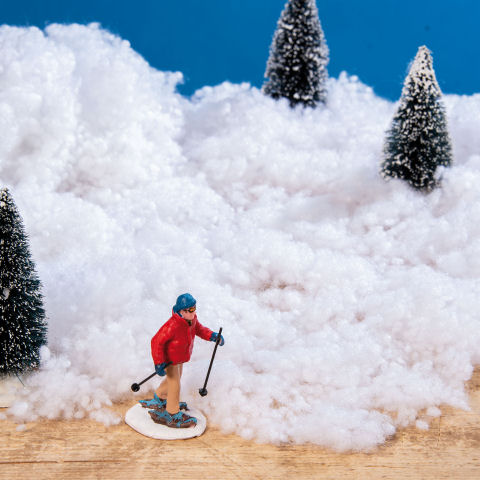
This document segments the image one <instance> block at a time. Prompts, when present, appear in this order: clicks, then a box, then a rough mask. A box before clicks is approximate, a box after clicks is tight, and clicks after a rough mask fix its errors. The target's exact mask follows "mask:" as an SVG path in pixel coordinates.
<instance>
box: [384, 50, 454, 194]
mask: <svg viewBox="0 0 480 480" xmlns="http://www.w3.org/2000/svg"><path fill="white" fill-rule="evenodd" d="M441 95H442V94H441V91H440V87H439V86H438V83H437V80H436V77H435V72H434V70H433V62H432V57H431V53H430V51H429V50H428V48H427V47H425V46H423V47H420V48H419V49H418V53H417V55H416V57H415V60H414V61H413V63H412V66H411V67H410V71H409V73H408V75H407V77H406V79H405V83H404V86H403V90H402V96H401V98H400V104H399V107H398V110H397V113H396V114H395V116H394V118H393V122H392V126H391V128H390V130H389V132H388V133H387V139H386V142H385V147H384V155H385V156H384V161H383V163H382V171H381V173H382V175H383V176H384V177H387V176H389V177H394V178H401V179H404V180H406V181H407V182H408V183H410V185H411V186H412V187H414V188H416V189H418V190H423V191H425V192H429V191H431V190H433V189H434V188H435V187H436V186H438V183H439V182H438V180H437V179H436V178H435V171H436V169H437V167H438V166H445V167H448V166H449V165H450V163H451V160H452V147H451V144H450V138H449V135H448V129H447V121H446V114H445V109H444V107H443V104H442V102H441Z"/></svg>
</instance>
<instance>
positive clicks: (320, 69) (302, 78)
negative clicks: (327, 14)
mask: <svg viewBox="0 0 480 480" xmlns="http://www.w3.org/2000/svg"><path fill="white" fill-rule="evenodd" d="M328 61H329V51H328V47H327V43H326V41H325V35H324V33H323V30H322V26H321V24H320V20H319V18H318V9H317V5H316V3H315V0H289V1H288V2H287V3H286V5H285V8H284V10H283V12H282V14H281V16H280V19H279V20H278V23H277V29H276V31H275V34H274V37H273V41H272V45H271V46H270V56H269V59H268V62H267V68H266V71H265V78H267V79H268V80H267V81H266V82H265V83H264V85H263V92H264V93H265V94H266V95H269V96H270V97H272V98H275V99H278V98H287V99H288V100H289V101H290V106H291V107H294V106H295V105H297V104H303V105H304V106H305V107H315V106H316V105H317V104H318V103H326V100H327V87H326V82H327V79H328V72H327V64H328Z"/></svg>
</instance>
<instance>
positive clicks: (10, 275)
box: [0, 188, 47, 376]
mask: <svg viewBox="0 0 480 480" xmlns="http://www.w3.org/2000/svg"><path fill="white" fill-rule="evenodd" d="M40 289H41V284H40V280H39V279H38V277H37V274H36V272H35V265H34V263H33V261H32V259H31V258H30V252H29V245H28V240H27V236H26V234H25V230H24V227H23V223H22V218H21V217H20V214H19V213H18V210H17V207H16V206H15V203H14V201H13V199H12V197H11V196H10V193H9V191H8V189H6V188H4V189H2V190H0V314H1V317H0V376H4V375H8V374H18V373H22V372H25V371H28V370H31V369H33V368H35V367H37V366H38V365H39V363H40V347H41V346H42V345H45V344H46V336H47V325H46V320H45V311H44V308H43V297H42V294H41V292H40Z"/></svg>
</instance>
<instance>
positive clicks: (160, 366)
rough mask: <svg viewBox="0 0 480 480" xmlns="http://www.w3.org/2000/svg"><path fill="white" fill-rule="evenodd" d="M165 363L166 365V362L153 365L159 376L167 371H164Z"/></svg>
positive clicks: (162, 375)
mask: <svg viewBox="0 0 480 480" xmlns="http://www.w3.org/2000/svg"><path fill="white" fill-rule="evenodd" d="M167 365H168V363H167V362H163V363H157V365H155V373H156V374H157V375H160V376H161V377H164V376H165V375H166V373H167V372H165V367H166V366H167Z"/></svg>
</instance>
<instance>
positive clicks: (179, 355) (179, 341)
mask: <svg viewBox="0 0 480 480" xmlns="http://www.w3.org/2000/svg"><path fill="white" fill-rule="evenodd" d="M212 333H213V332H212V330H210V329H209V328H207V327H204V326H203V325H202V324H201V323H200V322H199V321H198V320H197V316H196V315H195V318H194V319H193V321H192V324H191V325H189V324H188V322H187V321H186V320H185V319H184V318H183V317H181V316H180V315H178V313H172V316H171V317H170V319H169V320H167V321H166V322H165V323H164V324H163V325H162V327H161V328H160V330H159V331H158V332H157V333H156V334H155V336H154V337H153V338H152V342H151V346H152V358H153V363H154V364H155V365H157V364H159V363H164V362H172V363H173V364H174V365H175V364H177V363H185V362H188V361H189V360H190V357H191V356H192V350H193V342H194V340H195V335H197V336H199V337H200V338H203V339H204V340H210V337H211V336H212Z"/></svg>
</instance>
